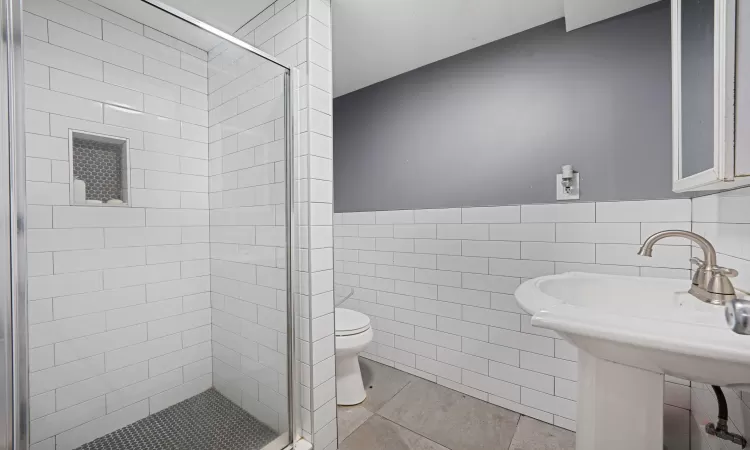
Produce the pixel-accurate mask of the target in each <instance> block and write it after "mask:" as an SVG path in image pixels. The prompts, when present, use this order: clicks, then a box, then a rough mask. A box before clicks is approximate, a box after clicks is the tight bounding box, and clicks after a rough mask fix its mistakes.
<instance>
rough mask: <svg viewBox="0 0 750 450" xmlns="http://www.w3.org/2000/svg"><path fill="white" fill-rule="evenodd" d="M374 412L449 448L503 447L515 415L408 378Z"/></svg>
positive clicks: (510, 435) (485, 449)
mask: <svg viewBox="0 0 750 450" xmlns="http://www.w3.org/2000/svg"><path fill="white" fill-rule="evenodd" d="M378 414H380V415H382V416H383V417H385V418H387V419H389V420H391V421H393V422H395V423H397V424H399V425H402V426H404V427H406V428H408V429H410V430H412V431H414V432H416V433H418V434H420V435H422V436H424V437H426V438H428V439H430V440H433V441H435V442H437V443H439V444H441V445H443V446H445V447H448V448H449V449H451V450H488V449H492V450H497V449H507V448H508V446H509V445H510V443H511V440H512V439H513V434H514V433H515V430H516V425H517V424H518V420H519V415H518V414H516V413H514V412H512V411H508V410H507V409H504V408H500V407H499V406H495V405H491V404H489V403H486V402H483V401H481V400H477V399H475V398H473V397H469V396H467V395H464V394H462V393H460V392H456V391H453V390H451V389H447V388H444V387H442V386H439V385H437V384H434V383H430V382H428V381H423V380H415V381H412V382H411V383H410V384H409V385H408V386H407V387H405V388H404V389H403V390H402V391H401V392H399V393H398V394H397V395H396V396H395V397H393V399H392V400H391V401H389V402H388V403H387V404H386V405H385V406H384V407H383V408H382V409H380V411H379V412H378Z"/></svg>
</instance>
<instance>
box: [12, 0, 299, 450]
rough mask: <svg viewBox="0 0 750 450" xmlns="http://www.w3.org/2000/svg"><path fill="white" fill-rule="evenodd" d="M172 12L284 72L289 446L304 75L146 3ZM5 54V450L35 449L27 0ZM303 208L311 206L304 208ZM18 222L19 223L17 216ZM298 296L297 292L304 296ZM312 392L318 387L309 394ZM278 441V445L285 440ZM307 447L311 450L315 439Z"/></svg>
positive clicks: (294, 417)
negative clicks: (25, 40) (26, 120)
mask: <svg viewBox="0 0 750 450" xmlns="http://www.w3.org/2000/svg"><path fill="white" fill-rule="evenodd" d="M140 1H141V2H143V3H146V4H148V5H150V6H152V7H154V8H156V9H158V10H161V11H163V12H165V13H167V14H169V15H171V16H173V17H176V18H178V19H181V20H182V21H184V22H187V23H189V24H191V25H193V26H196V27H198V28H200V29H202V30H204V31H206V32H208V33H210V34H212V35H214V36H216V37H218V38H220V39H222V40H223V41H227V42H229V43H231V44H234V45H236V46H238V47H241V48H243V49H245V50H247V51H249V52H250V53H252V54H255V55H257V56H259V57H261V58H263V59H265V60H267V61H269V62H272V63H274V64H276V65H278V66H280V67H281V68H283V69H284V122H285V143H284V144H285V157H286V161H285V162H286V165H285V185H286V189H285V190H286V193H285V202H286V205H285V210H286V211H285V212H286V214H285V226H286V230H285V235H286V296H287V298H286V300H287V409H288V415H289V417H288V422H289V429H288V430H287V432H286V433H288V434H287V436H288V440H287V445H286V447H285V449H291V448H293V447H295V444H296V443H297V442H298V441H300V440H301V439H302V426H301V423H302V422H301V405H302V403H301V401H300V400H301V391H302V390H301V388H300V381H301V373H300V369H301V367H300V364H299V363H298V361H299V359H298V351H297V350H298V349H297V327H296V324H297V322H298V319H297V317H298V314H299V312H300V310H301V308H300V305H298V301H297V300H299V301H302V300H303V299H304V298H305V295H304V293H301V292H300V280H299V276H301V275H299V274H300V270H299V267H300V265H299V258H300V252H299V249H298V247H297V246H298V245H299V241H300V240H299V239H298V235H297V233H296V232H295V231H296V230H297V228H298V227H299V225H300V224H301V223H307V222H306V221H305V220H304V218H301V217H299V216H297V215H296V214H295V209H296V208H295V204H294V202H295V201H296V200H297V195H295V194H296V192H295V185H296V183H295V178H294V177H295V173H294V166H295V157H296V156H297V153H296V152H297V149H298V148H299V144H298V139H299V110H298V108H299V99H298V96H299V72H298V69H297V68H296V67H294V66H292V65H289V64H286V63H284V62H282V61H280V60H279V59H277V58H275V57H274V56H272V55H269V54H268V53H265V52H263V51H262V50H259V49H257V48H255V47H253V46H252V45H250V44H248V43H247V42H245V41H242V40H241V39H238V38H236V37H234V36H232V35H230V34H228V33H225V32H223V31H221V30H219V29H217V28H215V27H213V26H211V25H209V24H207V23H205V22H202V21H200V20H198V19H196V18H194V17H192V16H190V15H187V14H185V13H183V12H182V11H180V10H178V9H176V8H173V7H171V6H169V5H166V4H164V3H162V2H161V1H159V0H140ZM0 8H1V11H0V20H1V22H2V23H0V34H1V36H0V37H1V38H2V44H1V45H2V47H1V48H0V58H2V61H3V62H4V63H6V68H7V70H6V71H5V73H3V74H1V75H0V79H1V80H0V82H1V83H2V87H0V99H1V100H0V103H1V104H0V110H2V112H3V114H2V123H0V130H1V131H2V133H0V136H1V137H2V139H0V141H1V142H0V155H2V157H0V236H5V237H6V239H4V240H2V239H0V450H11V449H12V450H28V449H29V448H30V432H29V431H30V425H31V421H30V416H29V398H30V395H29V352H28V317H27V314H28V313H27V292H26V291H27V284H28V273H27V265H26V186H25V161H26V147H25V133H26V130H25V123H24V117H25V116H24V113H25V110H24V102H23V99H24V82H23V80H24V76H23V75H24V74H23V66H24V59H23V10H22V0H0ZM300 210H302V211H303V210H304V208H301V209H300ZM13 219H15V220H13ZM298 293H299V295H296V294H298ZM310 396H311V397H312V391H311V392H310ZM274 442H278V439H277V440H275V441H274ZM306 444H307V445H305V446H304V447H307V448H312V447H311V446H310V445H309V443H306Z"/></svg>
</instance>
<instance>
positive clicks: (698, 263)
mask: <svg viewBox="0 0 750 450" xmlns="http://www.w3.org/2000/svg"><path fill="white" fill-rule="evenodd" d="M690 263H691V264H693V265H695V266H699V267H700V266H704V265H705V264H706V263H705V262H703V260H702V259H700V258H696V257H695V256H694V257H692V258H690Z"/></svg>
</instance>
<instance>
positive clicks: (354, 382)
mask: <svg viewBox="0 0 750 450" xmlns="http://www.w3.org/2000/svg"><path fill="white" fill-rule="evenodd" d="M366 398H367V393H366V392H365V386H364V383H363V382H362V372H361V370H360V369H359V357H358V356H357V355H356V354H355V355H353V356H349V357H348V358H340V359H339V358H337V360H336V403H337V404H339V405H341V406H353V405H358V404H360V403H362V402H363V401H365V399H366Z"/></svg>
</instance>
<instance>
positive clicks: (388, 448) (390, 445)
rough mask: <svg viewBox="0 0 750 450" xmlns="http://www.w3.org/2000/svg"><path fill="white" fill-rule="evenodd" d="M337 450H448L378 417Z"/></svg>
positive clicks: (374, 417)
mask: <svg viewBox="0 0 750 450" xmlns="http://www.w3.org/2000/svg"><path fill="white" fill-rule="evenodd" d="M339 450H448V449H446V448H445V447H443V446H442V445H439V444H436V443H435V442H432V441H430V440H428V439H425V438H424V437H422V436H420V435H418V434H416V433H414V432H412V431H409V430H407V429H406V428H404V427H401V426H399V425H397V424H395V423H393V422H390V421H388V420H386V419H384V418H382V417H380V416H378V415H374V416H372V417H370V418H369V419H368V420H367V422H365V423H364V424H363V425H362V426H361V427H359V428H357V430H356V431H354V433H352V434H351V435H350V436H349V437H348V438H346V439H345V440H344V441H343V442H342V443H341V445H340V446H339Z"/></svg>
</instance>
